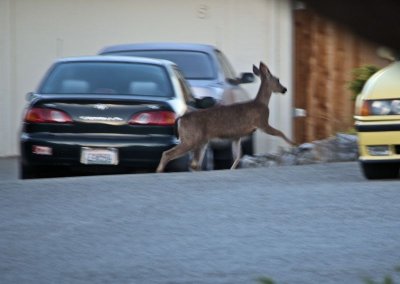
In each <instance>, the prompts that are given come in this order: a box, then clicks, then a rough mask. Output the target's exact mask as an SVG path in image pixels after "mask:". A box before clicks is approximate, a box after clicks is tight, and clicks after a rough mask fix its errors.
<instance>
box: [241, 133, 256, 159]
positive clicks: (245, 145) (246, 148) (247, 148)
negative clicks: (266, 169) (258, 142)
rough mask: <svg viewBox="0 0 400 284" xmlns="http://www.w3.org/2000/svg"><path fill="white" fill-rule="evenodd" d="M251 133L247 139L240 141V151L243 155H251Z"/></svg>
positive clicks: (252, 153)
mask: <svg viewBox="0 0 400 284" xmlns="http://www.w3.org/2000/svg"><path fill="white" fill-rule="evenodd" d="M253 145H254V144H253V135H250V136H249V138H248V139H246V140H244V141H243V142H242V153H243V156H244V155H249V156H253V155H254V146H253Z"/></svg>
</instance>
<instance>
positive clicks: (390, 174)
mask: <svg viewBox="0 0 400 284" xmlns="http://www.w3.org/2000/svg"><path fill="white" fill-rule="evenodd" d="M361 169H362V171H363V173H364V176H365V177H366V178H367V179H393V178H397V177H398V176H399V165H397V164H380V163H379V164H369V163H363V162H361Z"/></svg>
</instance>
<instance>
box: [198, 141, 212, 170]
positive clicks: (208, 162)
mask: <svg viewBox="0 0 400 284" xmlns="http://www.w3.org/2000/svg"><path fill="white" fill-rule="evenodd" d="M201 169H202V170H203V171H212V170H214V151H213V149H211V147H207V149H206V152H205V153H204V158H203V163H202V164H201Z"/></svg>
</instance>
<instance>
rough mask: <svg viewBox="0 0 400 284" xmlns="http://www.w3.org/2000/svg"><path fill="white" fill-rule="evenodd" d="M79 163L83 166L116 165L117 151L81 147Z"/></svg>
mask: <svg viewBox="0 0 400 284" xmlns="http://www.w3.org/2000/svg"><path fill="white" fill-rule="evenodd" d="M81 163H82V164H85V165H118V150H117V149H114V148H107V149H103V148H87V147H83V148H82V152H81Z"/></svg>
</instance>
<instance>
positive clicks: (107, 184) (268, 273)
mask: <svg viewBox="0 0 400 284" xmlns="http://www.w3.org/2000/svg"><path fill="white" fill-rule="evenodd" d="M15 169H16V163H15V160H14V159H10V160H5V159H3V160H1V161H0V171H1V173H0V178H1V181H0V216H1V218H0V283H144V284H146V283H169V284H171V283H179V284H183V283H207V284H208V283H210V284H214V283H216V284H218V283H227V284H228V283H229V284H231V283H259V282H258V281H257V279H258V278H259V277H269V278H271V279H273V280H274V281H275V283H277V284H280V283H296V284H298V283H365V282H364V280H363V279H364V278H365V277H368V278H370V279H374V280H376V281H377V283H382V280H383V278H384V277H385V276H386V275H393V279H394V280H395V281H398V280H399V279H400V277H398V275H399V273H397V274H396V273H395V272H394V267H396V266H398V265H400V204H399V200H400V182H399V180H388V181H374V182H371V181H367V180H365V179H364V178H363V177H362V176H361V174H360V171H359V169H358V165H357V164H356V163H335V164H324V165H312V166H297V167H281V168H260V169H248V170H235V171H214V172H200V173H170V174H137V175H115V176H92V177H73V178H63V179H38V180H27V181H22V180H17V179H16V173H15Z"/></svg>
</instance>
